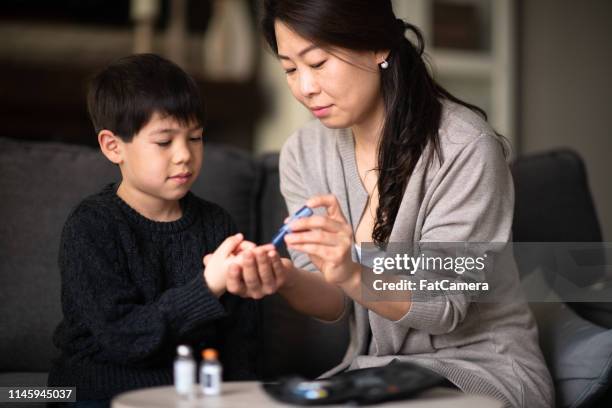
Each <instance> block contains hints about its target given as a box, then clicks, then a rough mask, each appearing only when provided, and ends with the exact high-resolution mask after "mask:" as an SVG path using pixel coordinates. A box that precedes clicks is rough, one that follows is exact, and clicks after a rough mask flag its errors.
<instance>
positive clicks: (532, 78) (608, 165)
mask: <svg viewBox="0 0 612 408" xmlns="http://www.w3.org/2000/svg"><path fill="white" fill-rule="evenodd" d="M519 33H520V36H519V37H520V50H521V51H520V54H519V67H520V68H519V77H520V80H519V87H520V88H519V89H520V98H519V133H520V138H519V151H520V152H521V153H531V152H536V151H543V150H547V149H551V148H555V147H559V146H566V147H570V148H572V149H575V150H576V151H578V152H579V153H580V155H581V156H582V158H583V159H584V160H585V163H586V167H587V171H588V173H589V178H590V184H591V190H592V193H593V196H594V200H595V205H596V207H597V210H598V215H599V218H600V222H601V224H602V228H603V234H604V239H605V240H607V241H610V240H612V121H611V120H612V2H611V1H609V0H585V1H580V2H576V1H571V0H533V1H532V0H524V1H522V2H521V8H520V18H519Z"/></svg>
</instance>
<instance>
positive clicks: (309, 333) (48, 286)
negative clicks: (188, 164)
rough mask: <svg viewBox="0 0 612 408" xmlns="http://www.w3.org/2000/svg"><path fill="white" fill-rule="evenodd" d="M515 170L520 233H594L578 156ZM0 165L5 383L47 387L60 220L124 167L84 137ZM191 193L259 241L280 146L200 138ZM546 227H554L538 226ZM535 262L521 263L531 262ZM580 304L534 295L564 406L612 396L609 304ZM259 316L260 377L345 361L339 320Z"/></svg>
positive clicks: (282, 312)
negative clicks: (200, 161)
mask: <svg viewBox="0 0 612 408" xmlns="http://www.w3.org/2000/svg"><path fill="white" fill-rule="evenodd" d="M512 169H513V172H514V175H515V182H516V191H517V205H516V214H515V225H514V236H515V239H516V240H521V241H537V240H540V239H543V240H547V241H554V240H555V237H556V238H558V240H559V241H563V240H567V241H581V240H583V241H601V232H600V230H599V224H598V222H597V217H596V214H595V210H594V206H593V203H592V200H591V196H590V193H589V191H588V184H587V181H586V173H585V172H584V166H583V165H582V162H581V161H580V159H579V158H578V157H577V156H576V155H575V154H574V153H572V152H569V151H561V152H552V153H547V154H543V155H536V156H531V157H525V158H521V159H519V160H517V161H515V162H514V163H513V167H512ZM563 172H567V174H564V173H563ZM0 174H1V177H0V194H1V197H2V198H1V199H0V214H2V215H3V216H4V217H3V218H4V219H3V221H2V223H0V259H1V260H2V261H1V262H0V302H1V306H0V322H2V330H0V387H1V386H16V385H21V386H26V385H44V384H45V383H46V375H47V374H46V372H47V370H48V368H49V365H50V361H51V359H52V358H53V357H54V356H55V355H57V353H58V351H57V350H56V349H55V348H54V346H53V344H52V333H53V330H54V328H55V327H56V325H57V323H58V322H59V321H60V320H61V306H60V278H59V270H58V266H57V252H58V247H59V237H60V233H61V229H62V226H63V223H64V221H65V220H66V218H67V216H68V214H69V212H70V210H71V209H72V208H73V207H74V206H75V205H76V204H77V203H78V202H79V201H80V200H81V199H82V198H83V197H85V196H87V195H89V194H92V193H95V192H97V191H99V190H100V189H101V188H102V186H104V185H105V184H107V183H108V182H111V181H116V180H118V178H119V171H118V169H117V168H116V167H115V166H114V165H112V164H111V163H109V162H108V161H107V160H106V159H105V158H104V157H103V156H102V155H101V154H100V153H99V151H98V150H95V149H92V148H90V147H85V146H80V145H69V144H63V143H57V142H53V143H46V142H34V141H27V142H25V141H18V140H12V139H8V138H0ZM559 174H561V177H564V178H563V179H562V182H561V181H559V180H558V179H557V177H558V175H559ZM193 191H194V192H195V193H196V194H197V195H199V196H201V197H203V198H206V199H208V200H210V201H214V202H216V203H218V204H220V205H221V206H223V207H224V208H226V209H227V210H228V211H229V212H230V214H231V215H232V216H233V217H234V220H235V221H236V224H237V225H238V227H239V229H240V230H241V231H242V232H243V233H244V234H245V235H246V237H247V239H249V240H253V241H254V242H257V243H264V242H268V241H269V240H270V238H271V237H272V235H273V234H274V232H275V231H276V230H277V229H278V227H279V226H280V225H281V223H282V221H283V219H284V218H285V217H286V215H287V211H286V208H285V205H284V202H283V200H282V197H281V195H280V191H279V176H278V154H277V153H270V154H264V155H260V156H253V155H251V154H250V153H247V152H245V151H242V150H238V149H235V148H231V147H228V146H223V145H215V144H205V148H204V165H203V168H202V172H201V176H200V178H199V179H198V181H197V182H196V184H195V185H194V186H193ZM577 196H579V197H578V198H577ZM564 198H565V199H566V201H567V202H565V201H563V199H564ZM568 198H569V200H567V199H568ZM542 206H544V207H542ZM546 206H548V207H546ZM538 208H540V209H539V210H538ZM542 208H544V209H543V210H542ZM563 212H566V213H569V214H570V215H571V216H572V217H576V216H577V215H578V216H580V215H582V216H584V218H585V220H587V221H588V222H587V221H584V220H583V221H576V223H577V225H575V226H574V225H571V223H570V224H567V223H566V226H567V228H569V229H570V230H569V231H560V230H558V229H557V230H555V229H554V228H553V229H552V230H551V228H552V227H553V226H554V227H555V228H557V227H558V225H557V223H558V222H559V219H558V218H555V217H566V216H567V214H566V213H563ZM585 223H587V224H585ZM578 224H579V225H578ZM572 228H574V230H573V232H572ZM542 230H546V231H551V234H553V235H552V236H542V235H541V234H540V233H539V232H540V231H542ZM576 231H579V232H576ZM572 233H574V234H577V235H572ZM554 234H556V235H554ZM537 262H538V260H537V259H536V260H533V259H532V260H531V264H528V265H523V267H524V268H525V269H529V270H531V269H533V268H536V267H537ZM578 306H580V307H575V305H566V304H564V303H542V304H533V305H532V307H533V308H534V311H535V312H536V317H537V318H538V323H539V325H540V326H541V327H544V328H545V329H541V345H542V347H543V349H544V353H545V356H546V359H547V363H548V365H549V368H550V369H551V372H552V374H553V377H554V379H555V384H556V388H557V405H558V406H563V407H570V406H576V407H577V406H597V405H593V404H598V403H600V402H602V401H603V400H604V399H605V398H609V397H608V395H607V391H608V383H609V380H610V370H611V369H610V356H612V331H611V330H610V327H611V325H610V323H612V321H611V320H606V319H608V318H609V316H610V313H609V310H608V308H607V304H599V305H597V304H596V305H586V304H584V305H578ZM259 318H260V323H261V328H262V330H261V336H260V337H261V338H260V350H261V352H260V355H259V374H260V377H261V378H262V379H275V378H279V377H280V376H283V375H288V374H300V375H303V376H305V377H315V376H316V375H317V374H320V373H322V372H323V371H325V370H326V369H328V368H331V367H332V366H334V365H335V364H336V363H338V362H339V361H340V360H341V358H342V356H343V353H344V351H345V349H346V346H347V343H348V322H347V321H346V320H344V321H340V322H337V323H333V324H330V323H322V322H319V321H317V320H314V319H310V318H307V317H304V316H301V315H298V314H297V313H295V312H294V311H292V310H291V309H290V308H289V307H288V305H287V304H286V303H285V302H284V301H283V299H282V298H280V297H279V296H278V295H273V296H268V297H266V298H264V299H263V300H262V301H261V308H260V317H259ZM593 321H596V322H597V323H598V324H595V323H593ZM568 322H570V323H571V324H569V323H568ZM545 323H546V324H545ZM581 353H583V354H581ZM606 357H607V359H606ZM577 359H578V360H577ZM568 360H569V361H568Z"/></svg>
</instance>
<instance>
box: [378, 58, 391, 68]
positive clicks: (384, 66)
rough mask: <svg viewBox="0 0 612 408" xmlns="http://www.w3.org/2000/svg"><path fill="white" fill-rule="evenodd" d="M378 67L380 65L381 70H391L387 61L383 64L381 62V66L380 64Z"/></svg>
mask: <svg viewBox="0 0 612 408" xmlns="http://www.w3.org/2000/svg"><path fill="white" fill-rule="evenodd" d="M378 65H380V68H382V69H387V68H389V63H388V62H387V60H383V62H381V63H380V64H378Z"/></svg>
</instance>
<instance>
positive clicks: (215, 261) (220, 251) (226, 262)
mask: <svg viewBox="0 0 612 408" xmlns="http://www.w3.org/2000/svg"><path fill="white" fill-rule="evenodd" d="M254 246H255V244H253V243H251V242H248V241H244V236H243V235H242V234H236V235H232V236H231V237H228V238H226V239H225V241H223V242H222V243H221V245H219V247H218V248H217V250H216V251H215V252H213V253H212V254H208V255H206V256H205V257H204V265H205V268H204V279H205V280H206V284H207V285H208V288H209V289H210V290H211V292H212V293H213V294H214V295H215V296H216V297H220V296H221V295H222V294H223V293H224V292H225V288H226V273H227V269H228V267H229V266H230V265H231V264H232V263H233V262H235V261H236V257H237V256H240V255H239V254H240V252H241V251H243V250H244V249H246V248H252V247H254ZM241 248H243V249H241Z"/></svg>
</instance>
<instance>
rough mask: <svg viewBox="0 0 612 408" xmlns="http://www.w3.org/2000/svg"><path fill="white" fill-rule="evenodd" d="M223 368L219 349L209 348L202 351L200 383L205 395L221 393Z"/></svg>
mask: <svg viewBox="0 0 612 408" xmlns="http://www.w3.org/2000/svg"><path fill="white" fill-rule="evenodd" d="M222 374H223V368H222V367H221V363H219V359H218V355H217V350H215V349H212V348H208V349H205V350H204V351H202V363H201V365H200V385H201V387H202V392H203V393H204V395H219V394H221V381H222V380H221V378H222Z"/></svg>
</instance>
